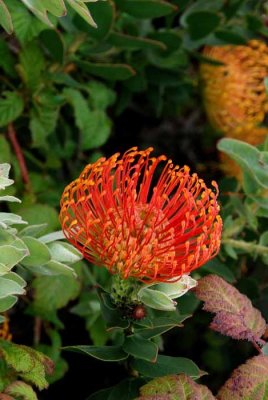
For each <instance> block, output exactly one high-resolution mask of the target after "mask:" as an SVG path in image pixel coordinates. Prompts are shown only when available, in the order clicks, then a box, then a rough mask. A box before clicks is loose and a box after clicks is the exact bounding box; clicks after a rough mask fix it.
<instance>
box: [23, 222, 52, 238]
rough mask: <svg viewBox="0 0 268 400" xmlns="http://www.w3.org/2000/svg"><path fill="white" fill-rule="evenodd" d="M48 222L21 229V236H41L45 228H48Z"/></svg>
mask: <svg viewBox="0 0 268 400" xmlns="http://www.w3.org/2000/svg"><path fill="white" fill-rule="evenodd" d="M46 227H47V224H39V225H30V226H26V228H23V229H22V230H21V231H19V233H18V235H19V236H21V237H22V236H32V237H39V236H40V235H41V234H42V233H43V232H44V230H45V229H46Z"/></svg>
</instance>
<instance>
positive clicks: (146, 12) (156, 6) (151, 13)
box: [117, 0, 177, 18]
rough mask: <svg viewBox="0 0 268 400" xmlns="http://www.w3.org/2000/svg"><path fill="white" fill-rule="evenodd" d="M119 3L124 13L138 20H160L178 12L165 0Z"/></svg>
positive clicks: (128, 0)
mask: <svg viewBox="0 0 268 400" xmlns="http://www.w3.org/2000/svg"><path fill="white" fill-rule="evenodd" d="M117 3H118V4H119V7H120V9H121V10H122V11H125V12H126V13H128V14H130V15H133V16H134V17H136V18H159V17H163V16H165V15H169V14H171V13H173V12H174V11H176V10H177V7H176V6H174V5H173V4H171V3H169V2H167V1H164V0H121V1H117Z"/></svg>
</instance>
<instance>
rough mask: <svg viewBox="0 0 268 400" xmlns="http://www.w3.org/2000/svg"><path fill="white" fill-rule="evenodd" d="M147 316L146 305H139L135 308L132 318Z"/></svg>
mask: <svg viewBox="0 0 268 400" xmlns="http://www.w3.org/2000/svg"><path fill="white" fill-rule="evenodd" d="M145 317H146V310H145V308H144V306H142V305H138V306H136V307H135V308H134V310H133V313H132V318H133V319H143V318H145Z"/></svg>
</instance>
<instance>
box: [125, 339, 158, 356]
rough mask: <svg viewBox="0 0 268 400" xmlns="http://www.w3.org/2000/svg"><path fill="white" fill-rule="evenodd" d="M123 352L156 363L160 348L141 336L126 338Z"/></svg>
mask: <svg viewBox="0 0 268 400" xmlns="http://www.w3.org/2000/svg"><path fill="white" fill-rule="evenodd" d="M122 348H123V350H124V351H125V352H126V353H128V354H130V355H132V356H133V357H135V358H139V359H142V360H146V361H151V362H155V361H156V360H157V354H158V347H157V345H156V344H155V343H154V342H151V341H150V340H148V339H145V338H143V337H142V336H141V335H139V334H135V335H129V336H127V337H126V339H125V341H124V343H123V346H122Z"/></svg>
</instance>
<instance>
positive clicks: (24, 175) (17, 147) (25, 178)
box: [7, 123, 31, 189]
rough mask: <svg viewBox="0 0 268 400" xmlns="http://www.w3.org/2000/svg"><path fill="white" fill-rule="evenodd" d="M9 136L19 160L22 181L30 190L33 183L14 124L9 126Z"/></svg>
mask: <svg viewBox="0 0 268 400" xmlns="http://www.w3.org/2000/svg"><path fill="white" fill-rule="evenodd" d="M7 135H8V138H9V140H10V142H11V144H12V147H13V150H14V152H15V155H16V157H17V160H18V163H19V167H20V172H21V177H22V180H23V182H24V183H25V185H26V186H27V187H28V189H29V188H30V186H31V182H30V178H29V173H28V169H27V166H26V162H25V158H24V155H23V152H22V149H21V146H20V144H19V142H18V139H17V134H16V131H15V129H14V126H13V124H12V123H10V124H9V125H8V132H7Z"/></svg>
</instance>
